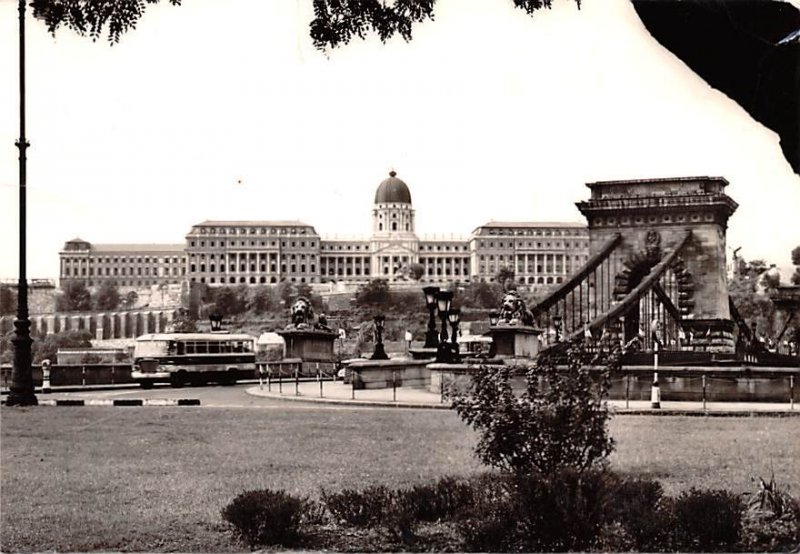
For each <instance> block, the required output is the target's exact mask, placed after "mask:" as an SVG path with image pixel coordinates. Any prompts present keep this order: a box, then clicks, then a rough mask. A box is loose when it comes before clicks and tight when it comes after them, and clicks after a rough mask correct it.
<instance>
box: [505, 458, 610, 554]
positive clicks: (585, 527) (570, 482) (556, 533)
mask: <svg viewBox="0 0 800 554" xmlns="http://www.w3.org/2000/svg"><path fill="white" fill-rule="evenodd" d="M612 483H613V476H611V475H610V474H607V473H605V472H596V471H588V472H582V473H581V472H577V471H574V470H565V471H563V472H560V473H557V474H552V475H549V476H540V475H526V476H522V477H520V478H518V480H517V482H516V512H517V513H516V514H515V515H516V519H517V521H518V526H519V537H518V547H520V548H522V549H524V550H526V551H531V550H536V551H542V550H544V551H565V550H586V549H588V548H589V547H590V546H592V545H593V543H594V542H595V540H596V537H597V536H598V534H599V533H600V529H601V528H602V526H603V523H604V522H605V514H606V505H607V503H608V493H609V491H612V490H613V485H612Z"/></svg>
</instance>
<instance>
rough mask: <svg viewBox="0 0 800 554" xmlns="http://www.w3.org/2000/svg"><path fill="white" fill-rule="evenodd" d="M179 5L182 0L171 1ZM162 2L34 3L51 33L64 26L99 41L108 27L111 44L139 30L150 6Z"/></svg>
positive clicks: (72, 0)
mask: <svg viewBox="0 0 800 554" xmlns="http://www.w3.org/2000/svg"><path fill="white" fill-rule="evenodd" d="M168 1H169V3H170V4H173V5H180V3H181V0H168ZM158 2H159V0H32V1H31V3H30V5H31V7H32V8H33V16H34V17H35V18H37V19H41V20H42V21H44V22H45V24H46V25H47V29H48V30H49V31H50V32H51V33H55V32H56V30H58V28H59V27H61V26H62V25H63V26H64V27H67V28H69V29H72V30H73V31H75V32H77V33H78V34H80V35H86V34H88V35H89V36H90V37H92V39H94V40H97V39H98V38H100V35H102V34H103V32H104V29H105V27H106V26H108V40H109V42H119V39H120V37H121V36H122V35H123V34H124V33H126V32H128V31H130V30H131V29H133V28H135V27H136V24H137V23H138V22H139V19H141V17H142V15H143V14H144V11H145V9H146V8H147V4H157V3H158Z"/></svg>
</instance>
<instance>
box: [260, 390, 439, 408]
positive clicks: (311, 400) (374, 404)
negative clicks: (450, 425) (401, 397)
mask: <svg viewBox="0 0 800 554" xmlns="http://www.w3.org/2000/svg"><path fill="white" fill-rule="evenodd" d="M245 393H247V394H249V395H250V396H255V397H257V398H269V399H272V400H287V401H289V402H306V403H308V404H336V405H339V406H354V407H358V408H410V409H415V410H449V409H450V405H449V404H423V403H414V402H391V401H388V400H350V399H347V398H319V397H312V396H295V395H291V396H287V395H280V394H274V393H267V394H260V393H256V392H250V389H245Z"/></svg>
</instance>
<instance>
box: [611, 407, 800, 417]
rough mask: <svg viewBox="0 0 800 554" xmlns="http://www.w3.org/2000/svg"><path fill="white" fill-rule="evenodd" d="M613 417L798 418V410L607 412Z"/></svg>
mask: <svg viewBox="0 0 800 554" xmlns="http://www.w3.org/2000/svg"><path fill="white" fill-rule="evenodd" d="M609 411H610V412H611V413H612V414H613V415H620V416H624V415H634V416H684V417H798V416H800V411H798V410H794V411H791V410H764V411H757V410H732V411H729V412H723V411H710V410H706V411H703V410H669V409H668V410H663V409H662V410H630V409H627V410H626V409H624V408H623V409H621V410H613V411H612V410H609Z"/></svg>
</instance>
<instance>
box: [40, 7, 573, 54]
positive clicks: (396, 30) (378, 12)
mask: <svg viewBox="0 0 800 554" xmlns="http://www.w3.org/2000/svg"><path fill="white" fill-rule="evenodd" d="M165 1H167V2H169V3H170V4H173V5H180V3H181V0H165ZM512 1H513V2H514V5H515V6H516V7H518V8H520V9H523V10H525V12H527V13H528V14H532V13H533V12H534V11H536V10H538V9H540V8H549V7H550V6H551V4H552V0H512ZM158 2H159V0H31V6H32V7H33V15H34V17H36V18H37V19H40V20H42V21H44V22H45V24H46V25H47V28H48V30H49V31H50V32H51V33H55V32H56V30H58V28H59V27H62V26H64V27H67V28H68V29H72V30H73V31H75V32H77V33H78V34H80V35H87V34H88V35H89V36H90V37H92V39H93V40H97V39H98V38H100V36H101V35H102V34H104V33H106V32H107V36H108V40H109V42H112V43H114V42H119V39H120V37H121V36H122V35H123V34H124V33H126V32H128V31H130V30H131V29H134V28H135V27H136V24H137V23H138V22H139V19H141V17H142V15H143V14H144V12H145V10H146V9H147V5H148V4H156V3H158ZM312 2H313V8H314V19H313V20H312V21H311V24H310V28H309V34H310V35H311V39H312V40H313V41H314V46H316V47H317V48H319V49H320V50H325V49H327V48H335V47H337V46H340V45H343V44H347V43H348V42H350V40H351V39H352V38H353V37H358V38H364V37H366V36H367V34H368V33H376V34H377V35H378V36H379V37H380V39H381V41H384V42H385V41H386V40H388V39H390V38H391V37H393V36H394V35H398V34H399V35H400V36H401V37H403V38H404V39H405V40H411V29H412V27H413V26H414V24H416V23H420V22H422V21H425V20H426V19H433V7H434V5H435V4H436V0H394V1H393V2H386V1H384V0H312ZM576 3H577V4H578V6H580V0H576ZM106 27H107V28H108V30H107V31H106Z"/></svg>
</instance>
